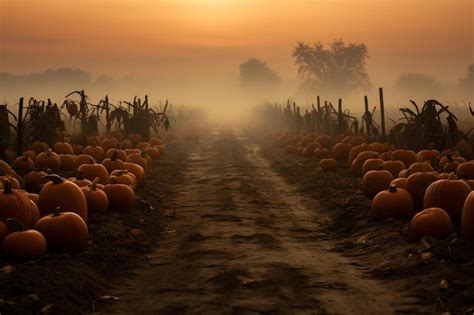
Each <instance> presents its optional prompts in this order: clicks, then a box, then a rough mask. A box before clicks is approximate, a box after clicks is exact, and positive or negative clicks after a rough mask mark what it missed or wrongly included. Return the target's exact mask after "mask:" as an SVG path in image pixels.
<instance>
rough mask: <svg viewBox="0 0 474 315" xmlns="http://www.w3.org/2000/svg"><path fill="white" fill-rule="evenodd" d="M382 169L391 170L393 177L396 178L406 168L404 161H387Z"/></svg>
mask: <svg viewBox="0 0 474 315" xmlns="http://www.w3.org/2000/svg"><path fill="white" fill-rule="evenodd" d="M382 169H384V170H386V171H389V172H390V173H391V174H392V176H393V178H396V177H398V175H399V174H400V172H401V171H403V170H404V169H405V164H403V162H402V161H385V162H383V164H382Z"/></svg>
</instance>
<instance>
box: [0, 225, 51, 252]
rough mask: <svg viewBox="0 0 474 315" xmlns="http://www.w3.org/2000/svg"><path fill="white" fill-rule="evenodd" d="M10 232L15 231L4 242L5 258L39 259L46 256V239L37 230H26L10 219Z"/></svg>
mask: <svg viewBox="0 0 474 315" xmlns="http://www.w3.org/2000/svg"><path fill="white" fill-rule="evenodd" d="M8 228H9V230H14V231H15V232H12V233H10V234H8V235H7V236H6V237H5V238H4V240H3V246H2V251H3V253H4V254H5V256H9V257H15V258H28V259H30V258H37V257H41V256H43V255H45V254H46V239H45V238H44V236H43V235H42V234H41V233H40V232H38V231H35V230H24V228H23V226H22V225H21V223H20V222H18V221H16V220H14V219H8Z"/></svg>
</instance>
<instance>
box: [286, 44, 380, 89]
mask: <svg viewBox="0 0 474 315" xmlns="http://www.w3.org/2000/svg"><path fill="white" fill-rule="evenodd" d="M293 58H294V60H295V64H296V65H297V66H298V76H299V78H300V80H301V88H302V89H303V90H304V91H306V92H315V91H324V92H337V93H339V94H341V93H342V94H346V93H349V92H352V91H354V90H367V89H369V88H370V86H371V84H370V78H369V74H368V73H367V70H366V62H367V59H368V58H369V54H368V50H367V47H366V45H365V44H355V43H347V44H346V43H344V42H343V41H342V40H336V41H334V42H332V43H330V44H329V47H328V48H327V49H326V48H325V47H324V46H323V44H321V43H320V42H318V43H316V44H313V45H309V44H306V43H303V42H299V43H298V44H297V46H296V47H295V49H294V50H293Z"/></svg>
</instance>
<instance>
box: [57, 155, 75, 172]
mask: <svg viewBox="0 0 474 315" xmlns="http://www.w3.org/2000/svg"><path fill="white" fill-rule="evenodd" d="M59 159H60V160H61V170H62V171H66V172H72V171H74V170H75V169H76V168H75V162H76V156H75V155H73V154H60V155H59Z"/></svg>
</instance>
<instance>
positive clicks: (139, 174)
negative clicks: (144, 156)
mask: <svg viewBox="0 0 474 315" xmlns="http://www.w3.org/2000/svg"><path fill="white" fill-rule="evenodd" d="M123 168H124V169H126V170H127V171H129V172H132V173H133V175H135V178H136V179H137V186H140V185H141V184H142V183H143V181H144V180H145V170H144V169H143V167H141V166H140V165H138V164H135V163H129V162H125V163H123Z"/></svg>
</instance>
